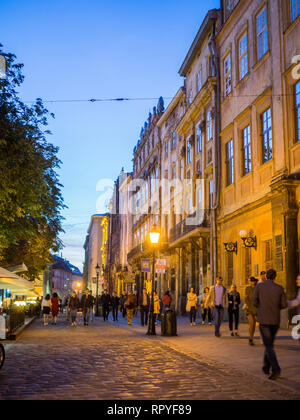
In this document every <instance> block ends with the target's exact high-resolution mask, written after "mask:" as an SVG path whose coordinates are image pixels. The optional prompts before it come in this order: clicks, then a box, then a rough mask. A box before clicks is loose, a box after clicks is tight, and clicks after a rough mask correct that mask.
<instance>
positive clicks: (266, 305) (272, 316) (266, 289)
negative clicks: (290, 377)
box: [253, 269, 288, 381]
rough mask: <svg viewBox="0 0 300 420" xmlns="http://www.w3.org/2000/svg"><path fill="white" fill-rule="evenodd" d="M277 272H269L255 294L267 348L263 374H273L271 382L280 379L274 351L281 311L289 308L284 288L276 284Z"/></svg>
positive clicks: (279, 369)
mask: <svg viewBox="0 0 300 420" xmlns="http://www.w3.org/2000/svg"><path fill="white" fill-rule="evenodd" d="M276 277H277V272H276V271H275V270H273V269H271V270H268V271H267V280H266V281H265V282H264V283H260V284H258V285H257V286H256V288H255V290H254V294H253V305H254V306H255V307H256V308H257V309H258V316H257V319H258V322H259V324H260V325H259V328H260V332H261V336H262V339H263V343H264V346H265V354H264V364H263V372H264V373H265V374H266V375H269V374H270V369H271V368H272V374H271V376H270V377H269V379H270V380H273V381H275V380H276V379H278V378H279V377H280V374H281V368H280V366H279V363H278V360H277V356H276V353H275V350H274V342H275V339H276V334H277V332H278V330H279V326H280V311H281V310H282V309H285V308H287V306H288V305H287V298H286V294H285V292H284V289H283V287H282V286H280V285H278V284H276V283H275V280H276Z"/></svg>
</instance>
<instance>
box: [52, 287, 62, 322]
mask: <svg viewBox="0 0 300 420" xmlns="http://www.w3.org/2000/svg"><path fill="white" fill-rule="evenodd" d="M59 301H60V299H59V297H58V295H57V293H53V295H52V299H51V312H52V324H54V325H56V322H57V317H58V312H59Z"/></svg>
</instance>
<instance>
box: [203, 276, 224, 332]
mask: <svg viewBox="0 0 300 420" xmlns="http://www.w3.org/2000/svg"><path fill="white" fill-rule="evenodd" d="M206 305H207V306H208V307H210V308H212V310H213V312H214V320H215V336H216V337H218V338H219V337H221V334H220V328H221V324H222V321H223V317H224V309H227V308H228V295H227V291H226V288H225V287H224V286H223V279H222V277H217V280H216V285H215V286H212V287H211V288H210V291H209V295H208V298H207V302H206Z"/></svg>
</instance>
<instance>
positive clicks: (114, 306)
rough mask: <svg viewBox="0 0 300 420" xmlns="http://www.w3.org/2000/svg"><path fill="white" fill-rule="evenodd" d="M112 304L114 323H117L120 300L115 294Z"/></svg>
mask: <svg viewBox="0 0 300 420" xmlns="http://www.w3.org/2000/svg"><path fill="white" fill-rule="evenodd" d="M111 304H112V313H113V318H114V322H116V321H118V312H119V304H120V298H119V297H118V295H117V294H116V293H115V292H114V293H113V295H112V298H111Z"/></svg>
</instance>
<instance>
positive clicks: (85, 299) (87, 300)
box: [81, 289, 92, 326]
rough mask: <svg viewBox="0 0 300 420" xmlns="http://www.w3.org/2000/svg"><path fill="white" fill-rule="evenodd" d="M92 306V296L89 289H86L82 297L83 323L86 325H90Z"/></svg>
mask: <svg viewBox="0 0 300 420" xmlns="http://www.w3.org/2000/svg"><path fill="white" fill-rule="evenodd" d="M91 306H92V297H91V295H90V291H89V289H86V291H85V294H84V295H83V296H82V298H81V307H82V312H83V323H84V325H85V326H88V325H89V319H90V312H91Z"/></svg>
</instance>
